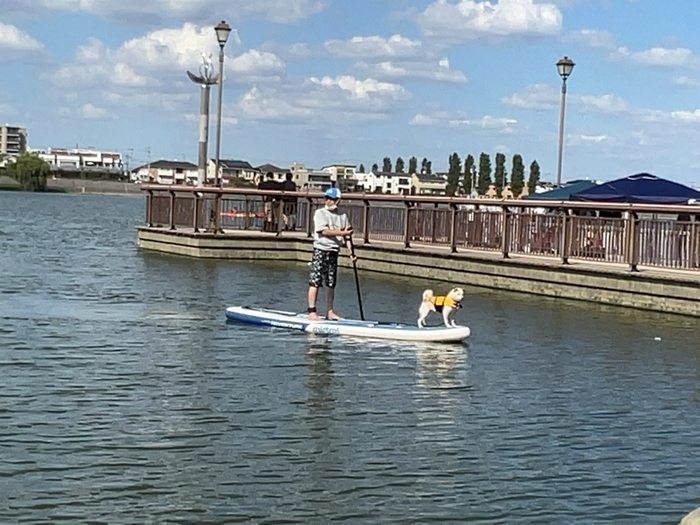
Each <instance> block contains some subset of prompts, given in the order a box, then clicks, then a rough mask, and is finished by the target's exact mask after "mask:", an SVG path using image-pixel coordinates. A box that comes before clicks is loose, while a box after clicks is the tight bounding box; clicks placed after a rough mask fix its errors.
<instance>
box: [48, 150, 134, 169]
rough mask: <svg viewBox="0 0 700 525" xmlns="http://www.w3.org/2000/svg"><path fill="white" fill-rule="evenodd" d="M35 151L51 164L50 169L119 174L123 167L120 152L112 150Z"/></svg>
mask: <svg viewBox="0 0 700 525" xmlns="http://www.w3.org/2000/svg"><path fill="white" fill-rule="evenodd" d="M36 152H37V153H38V154H39V157H40V158H42V159H43V160H44V161H46V162H47V163H48V164H49V166H51V171H95V172H105V173H112V174H116V175H121V174H122V172H123V169H124V166H123V165H122V156H121V154H120V153H115V152H113V151H98V150H92V149H78V148H76V149H65V148H48V149H46V150H37V151H36Z"/></svg>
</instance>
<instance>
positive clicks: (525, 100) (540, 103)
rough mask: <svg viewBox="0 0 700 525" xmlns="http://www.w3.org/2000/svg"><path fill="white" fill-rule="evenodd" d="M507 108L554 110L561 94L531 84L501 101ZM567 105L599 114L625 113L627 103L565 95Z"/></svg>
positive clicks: (608, 97) (617, 99) (606, 97)
mask: <svg viewBox="0 0 700 525" xmlns="http://www.w3.org/2000/svg"><path fill="white" fill-rule="evenodd" d="M501 101H502V102H503V103H504V104H506V105H509V106H516V107H520V108H525V109H554V108H556V107H557V106H558V105H559V104H560V101H561V92H560V91H558V90H556V89H555V88H554V87H552V86H550V85H548V84H533V85H530V86H527V87H526V88H525V89H524V90H523V91H521V92H520V93H513V94H512V95H510V96H508V97H505V98H503V99H502V100H501ZM567 103H570V104H575V105H578V106H581V107H582V108H583V109H584V110H590V111H597V112H600V113H621V112H625V111H627V103H626V102H625V101H624V100H623V99H621V98H620V97H618V96H617V95H611V94H606V95H601V96H599V97H596V96H591V95H576V94H571V93H570V94H569V95H567Z"/></svg>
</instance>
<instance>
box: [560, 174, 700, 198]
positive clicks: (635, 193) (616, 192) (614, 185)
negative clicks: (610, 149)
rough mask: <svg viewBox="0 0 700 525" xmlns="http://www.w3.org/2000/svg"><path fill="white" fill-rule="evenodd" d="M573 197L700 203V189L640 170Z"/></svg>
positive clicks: (574, 194) (572, 196)
mask: <svg viewBox="0 0 700 525" xmlns="http://www.w3.org/2000/svg"><path fill="white" fill-rule="evenodd" d="M570 200H572V201H586V202H626V203H636V204H688V202H689V201H692V200H697V201H698V202H700V191H697V190H694V189H693V188H690V187H688V186H684V185H683V184H679V183H677V182H673V181H670V180H666V179H662V178H659V177H657V176H655V175H651V174H649V173H638V174H636V175H630V176H629V177H624V178H622V179H617V180H613V181H610V182H606V183H605V184H598V185H596V186H594V187H592V188H588V189H587V190H583V191H579V192H577V193H573V194H572V195H571V199H570Z"/></svg>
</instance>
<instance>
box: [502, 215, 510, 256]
mask: <svg viewBox="0 0 700 525" xmlns="http://www.w3.org/2000/svg"><path fill="white" fill-rule="evenodd" d="M501 217H502V221H503V235H502V236H501V254H502V255H503V258H504V259H510V255H509V254H508V251H509V249H510V213H509V211H508V206H503V210H502V212H501Z"/></svg>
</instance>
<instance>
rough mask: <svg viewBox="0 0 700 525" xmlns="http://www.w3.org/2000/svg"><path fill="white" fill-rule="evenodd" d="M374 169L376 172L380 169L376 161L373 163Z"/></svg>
mask: <svg viewBox="0 0 700 525" xmlns="http://www.w3.org/2000/svg"><path fill="white" fill-rule="evenodd" d="M372 171H374V172H377V171H379V166H377V163H376V162H375V163H374V164H372Z"/></svg>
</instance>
